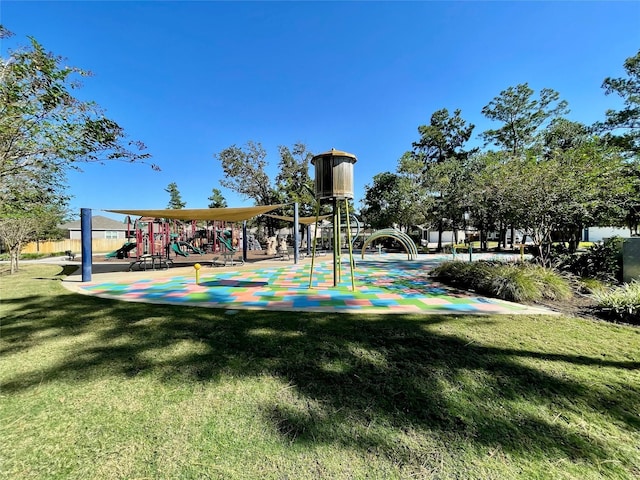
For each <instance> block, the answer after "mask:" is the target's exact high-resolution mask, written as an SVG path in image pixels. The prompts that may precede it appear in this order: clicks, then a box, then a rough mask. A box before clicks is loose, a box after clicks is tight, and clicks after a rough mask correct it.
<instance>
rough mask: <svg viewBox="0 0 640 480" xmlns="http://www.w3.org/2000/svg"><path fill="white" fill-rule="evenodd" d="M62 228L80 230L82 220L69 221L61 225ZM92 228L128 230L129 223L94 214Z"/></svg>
mask: <svg viewBox="0 0 640 480" xmlns="http://www.w3.org/2000/svg"><path fill="white" fill-rule="evenodd" d="M58 228H60V229H61V230H80V220H75V221H73V222H68V223H64V224H62V225H60V226H59V227H58ZM91 229H92V230H126V229H127V224H126V223H123V222H119V221H117V220H113V219H112V218H107V217H104V216H102V215H94V216H92V217H91Z"/></svg>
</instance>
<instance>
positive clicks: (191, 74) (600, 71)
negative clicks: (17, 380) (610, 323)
mask: <svg viewBox="0 0 640 480" xmlns="http://www.w3.org/2000/svg"><path fill="white" fill-rule="evenodd" d="M0 19H1V21H2V23H3V24H4V25H5V27H6V28H8V29H9V30H11V31H12V32H13V33H14V34H15V36H14V37H13V38H12V39H10V40H5V41H4V42H3V44H2V54H3V56H4V55H6V53H7V49H8V48H13V47H15V46H17V45H18V44H25V43H26V36H33V37H35V38H36V39H37V40H38V41H39V42H40V43H42V44H43V45H44V46H45V48H46V49H48V50H50V51H52V52H54V53H56V54H58V55H61V56H63V57H65V58H66V59H67V61H68V64H70V65H74V66H78V67H81V68H84V69H87V70H91V71H92V72H93V73H94V76H93V77H91V78H88V79H86V80H85V81H84V86H83V88H82V89H81V90H80V91H79V95H80V96H81V97H82V98H85V99H91V100H94V101H96V102H97V103H98V104H99V105H101V106H102V107H103V108H104V109H105V110H106V113H107V115H108V116H110V117H111V118H113V119H114V120H116V121H117V122H118V123H120V125H122V126H123V127H124V128H125V130H126V132H127V133H128V135H129V136H130V137H131V138H132V139H138V140H141V141H143V142H144V143H145V144H146V145H147V147H148V151H149V152H150V153H151V154H152V155H153V162H154V163H156V164H158V165H159V166H160V167H161V169H162V171H161V172H154V171H152V170H151V169H150V168H149V167H147V166H145V165H129V164H117V163H108V164H105V165H86V166H85V167H84V168H83V170H84V171H83V173H71V174H70V175H69V184H70V193H71V194H72V195H73V196H74V198H73V200H72V202H71V206H72V208H73V209H74V210H76V211H77V210H79V208H80V207H89V208H94V209H107V208H114V209H117V208H165V207H166V205H167V203H168V200H169V196H168V194H167V193H166V192H165V191H164V190H165V188H166V187H167V185H168V184H169V183H170V182H176V183H177V185H178V188H179V190H180V192H181V194H182V198H183V200H184V201H186V203H187V208H205V207H206V206H207V203H208V200H207V197H208V196H209V195H210V194H211V190H212V188H219V189H221V190H222V192H223V194H224V195H225V197H226V198H227V201H228V203H229V206H232V207H236V206H245V205H251V204H252V201H251V200H248V199H243V198H241V197H239V196H238V195H237V194H235V193H234V192H231V191H229V190H226V189H224V188H223V187H221V185H220V178H221V176H222V168H221V166H220V164H219V162H218V161H217V160H216V159H214V157H213V156H214V154H215V153H217V152H220V151H221V150H222V149H224V148H226V147H228V146H230V145H233V144H235V145H238V146H241V145H244V144H245V143H246V142H247V141H249V140H253V141H256V142H261V143H262V145H263V146H264V147H265V149H266V150H267V153H268V155H267V160H268V161H269V165H270V166H269V168H268V170H267V171H268V173H269V174H270V175H271V177H272V178H274V177H275V175H276V169H277V164H278V160H279V158H278V150H277V147H278V145H287V146H292V145H293V144H294V143H295V142H303V143H305V144H306V145H307V146H308V148H309V149H310V150H311V151H312V152H314V153H320V152H324V151H326V150H329V149H331V148H332V147H333V148H336V149H340V150H346V151H348V152H351V153H353V154H355V155H356V156H357V157H358V162H357V163H356V164H355V167H354V175H355V196H356V198H355V201H356V205H358V206H359V201H360V200H361V199H362V198H363V194H364V187H365V185H367V184H371V182H372V179H373V176H374V175H375V174H377V173H380V172H384V171H395V169H396V166H397V161H398V159H399V158H400V156H401V155H402V154H403V153H404V152H405V151H406V150H409V149H410V148H411V143H412V142H413V141H415V140H417V139H418V133H417V127H418V126H419V125H422V124H428V123H429V119H430V117H431V114H432V113H433V112H434V111H436V110H438V109H440V108H447V109H449V110H450V111H453V110H455V109H456V108H460V109H461V110H462V116H463V118H465V119H466V120H467V121H469V122H471V123H473V124H475V125H476V129H475V131H474V142H476V143H479V140H478V139H477V136H478V135H479V134H480V133H481V132H482V131H484V130H486V129H488V128H492V127H494V126H495V125H493V124H491V122H489V121H488V120H486V119H485V118H484V117H483V116H482V114H481V113H480V112H481V109H482V107H483V106H485V105H486V104H487V103H489V101H491V100H492V99H493V98H494V97H495V96H497V95H498V94H499V93H500V91H502V90H504V89H506V88H507V87H509V86H515V85H517V84H519V83H524V82H527V83H529V86H530V87H532V88H533V89H535V90H536V92H537V91H539V90H540V89H541V88H544V87H547V88H553V89H555V90H557V91H558V92H560V94H561V97H562V98H564V99H565V100H567V101H568V102H569V107H570V108H571V113H570V114H569V118H571V119H572V120H576V121H581V122H584V123H587V124H589V123H593V122H594V121H597V120H600V119H602V118H603V116H604V112H605V110H606V109H608V108H617V107H618V106H619V105H620V102H619V100H618V99H617V98H615V97H612V96H605V95H604V91H603V90H602V88H601V84H602V81H603V79H604V78H605V77H607V76H613V77H617V76H623V75H624V70H623V66H622V65H623V62H624V60H625V59H626V58H628V57H630V56H632V55H634V54H635V53H636V52H637V51H638V48H640V28H639V27H638V26H639V25H640V2H611V1H609V2H567V3H564V2H498V1H495V2H482V1H477V2H457V1H449V2H270V1H263V2H213V1H199V2H177V1H175V2H164V1H163V2H155V1H146V2H124V1H113V2H94V1H86V2H76V1H74V2H55V1H49V2H31V1H10V0H9V1H7V0H3V1H2V3H1V4H0ZM310 174H311V175H312V177H313V169H312V170H311V172H310ZM95 213H103V212H95ZM112 216H113V215H112ZM115 218H119V217H117V216H115Z"/></svg>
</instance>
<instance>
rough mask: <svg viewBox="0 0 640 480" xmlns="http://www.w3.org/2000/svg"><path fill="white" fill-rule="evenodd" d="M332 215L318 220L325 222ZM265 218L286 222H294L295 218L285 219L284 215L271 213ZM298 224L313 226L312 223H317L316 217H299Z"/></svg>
mask: <svg viewBox="0 0 640 480" xmlns="http://www.w3.org/2000/svg"><path fill="white" fill-rule="evenodd" d="M330 216H331V215H320V216H319V217H318V220H324V219H325V218H329V217H330ZM265 217H271V218H277V219H278V220H284V221H285V222H293V217H284V216H282V215H271V214H270V213H268V214H266V215H265ZM298 223H301V224H303V225H311V224H312V223H316V217H298Z"/></svg>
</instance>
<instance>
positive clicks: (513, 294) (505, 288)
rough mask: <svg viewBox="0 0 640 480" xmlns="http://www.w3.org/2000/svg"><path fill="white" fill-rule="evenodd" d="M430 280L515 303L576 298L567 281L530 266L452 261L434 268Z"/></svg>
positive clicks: (548, 270)
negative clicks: (434, 279) (432, 278)
mask: <svg viewBox="0 0 640 480" xmlns="http://www.w3.org/2000/svg"><path fill="white" fill-rule="evenodd" d="M431 276H432V277H434V278H436V279H438V280H440V281H442V282H443V283H447V284H449V285H452V286H455V287H458V288H462V289H466V290H474V291H476V292H478V293H482V294H483V295H489V296H492V297H497V298H501V299H504V300H510V301H515V302H528V301H529V302H530V301H539V300H543V299H550V300H562V299H567V298H570V297H571V296H572V295H573V290H572V288H571V284H570V282H569V280H568V279H567V278H565V277H563V276H562V275H560V274H559V273H557V272H555V271H553V270H551V269H548V268H544V267H542V266H539V265H534V264H530V263H513V262H499V261H488V260H480V261H477V262H463V261H451V262H444V263H442V264H440V265H439V266H438V267H436V268H434V269H433V270H432V272H431Z"/></svg>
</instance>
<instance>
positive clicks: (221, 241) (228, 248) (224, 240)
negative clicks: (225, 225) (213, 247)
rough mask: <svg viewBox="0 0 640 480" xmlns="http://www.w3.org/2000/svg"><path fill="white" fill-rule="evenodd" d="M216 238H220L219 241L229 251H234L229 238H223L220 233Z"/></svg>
mask: <svg viewBox="0 0 640 480" xmlns="http://www.w3.org/2000/svg"><path fill="white" fill-rule="evenodd" d="M218 240H220V243H222V244H223V245H224V246H225V247H227V250H229V251H231V252H235V251H236V249H235V248H234V247H233V245H231V240H229V239H227V238H224V237H223V236H222V235H218Z"/></svg>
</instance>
